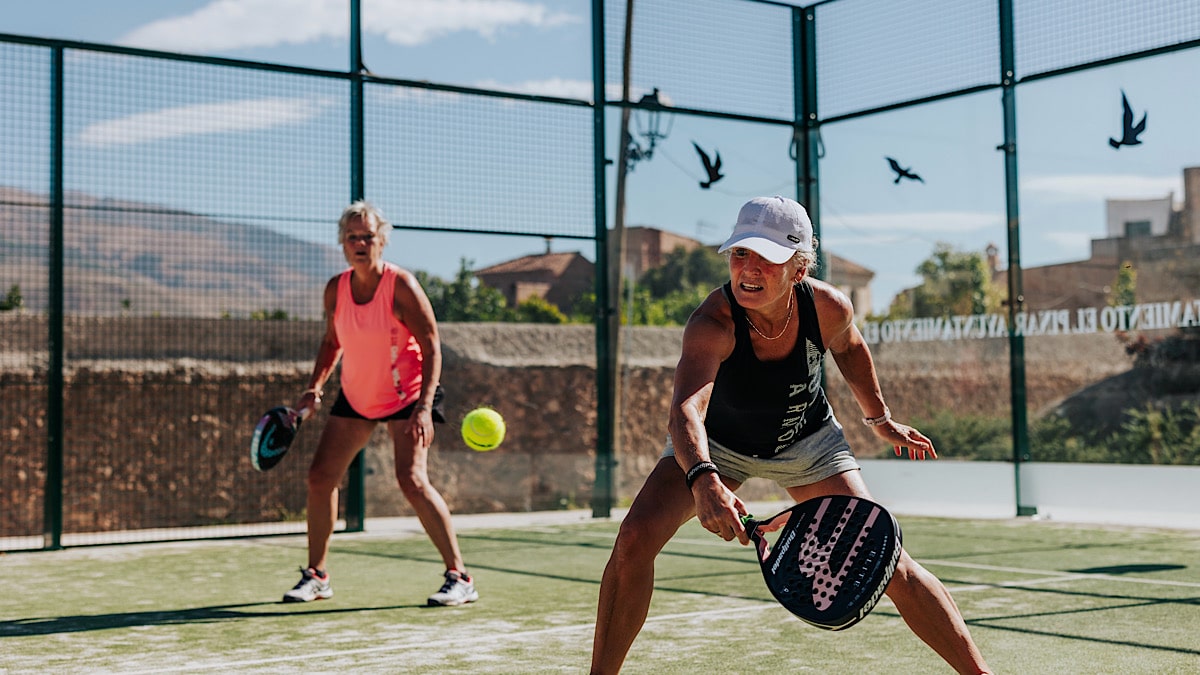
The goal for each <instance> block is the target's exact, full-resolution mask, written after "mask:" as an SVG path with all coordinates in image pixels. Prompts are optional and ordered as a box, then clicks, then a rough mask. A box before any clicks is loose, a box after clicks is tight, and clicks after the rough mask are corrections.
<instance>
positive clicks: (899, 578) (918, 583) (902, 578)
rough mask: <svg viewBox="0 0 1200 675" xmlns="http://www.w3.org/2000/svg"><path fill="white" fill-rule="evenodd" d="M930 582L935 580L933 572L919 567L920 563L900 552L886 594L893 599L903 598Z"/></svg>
mask: <svg viewBox="0 0 1200 675" xmlns="http://www.w3.org/2000/svg"><path fill="white" fill-rule="evenodd" d="M930 582H934V583H936V582H937V579H936V578H935V577H934V576H933V574H931V573H930V572H929V571H928V570H926V569H925V568H924V567H921V565H920V563H918V562H917V561H915V560H913V559H912V558H910V557H909V556H908V554H907V553H901V554H900V560H899V561H898V562H897V563H896V572H895V574H893V575H892V580H891V581H890V582H888V587H887V594H888V596H889V597H891V598H893V599H895V598H896V597H900V598H901V600H903V599H904V598H907V597H912V596H913V595H914V594H915V593H916V592H917V590H918V589H920V588H923V587H925V586H928V585H929V584H930Z"/></svg>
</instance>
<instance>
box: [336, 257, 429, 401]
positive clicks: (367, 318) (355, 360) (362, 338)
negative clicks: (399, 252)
mask: <svg viewBox="0 0 1200 675" xmlns="http://www.w3.org/2000/svg"><path fill="white" fill-rule="evenodd" d="M353 273H354V270H346V271H345V272H343V273H342V275H341V277H340V278H339V279H338V288H337V306H336V307H334V311H333V326H334V329H335V330H336V331H337V338H338V343H339V344H340V345H341V347H342V371H341V380H342V394H344V395H345V397H346V400H347V402H349V403H350V406H351V407H353V408H354V409H355V410H356V411H358V412H359V413H360V414H361V415H363V416H364V417H367V418H369V419H379V418H381V417H387V416H388V415H391V414H393V413H395V412H397V411H399V410H401V409H403V408H404V407H406V406H408V405H409V404H411V403H413V402H414V401H415V400H416V399H417V398H418V397H419V396H420V394H421V379H422V375H421V361H422V356H421V347H420V345H419V344H417V340H416V338H415V337H413V334H412V332H411V331H409V330H408V326H406V325H404V323H403V322H401V321H399V320H397V319H396V315H395V313H394V310H393V305H394V302H395V293H396V273H397V268H396V267H395V266H394V265H390V264H386V263H385V264H384V268H383V278H381V279H380V280H379V286H378V287H376V289H375V294H374V295H373V296H372V297H371V299H370V300H369V301H367V302H366V303H363V304H359V303H356V302H355V301H354V294H353V292H352V291H351V288H350V279H351V276H352V275H353Z"/></svg>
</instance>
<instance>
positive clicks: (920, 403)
mask: <svg viewBox="0 0 1200 675" xmlns="http://www.w3.org/2000/svg"><path fill="white" fill-rule="evenodd" d="M1001 128H1002V126H1001V107H1000V100H999V97H998V96H997V95H996V94H994V93H988V94H977V95H974V96H968V97H961V98H955V99H949V100H946V101H942V102H939V103H933V104H927V105H921V106H916V107H912V108H906V109H902V110H897V111H893V112H890V113H886V114H880V115H872V116H869V117H864V118H857V119H853V120H848V121H844V122H835V123H831V124H826V125H823V126H822V128H821V136H822V140H823V142H822V149H823V152H824V156H823V158H822V160H821V162H820V172H821V175H820V181H821V209H820V217H821V220H820V222H821V227H820V233H821V235H820V236H821V242H822V246H821V248H822V249H823V250H824V252H825V256H826V257H825V259H824V261H823V264H824V265H825V274H826V277H827V278H828V279H830V280H831V281H832V282H834V283H835V284H837V285H839V286H841V287H843V288H844V289H845V290H846V292H847V294H848V295H849V296H850V297H851V298H852V299H853V300H854V303H855V307H856V310H857V312H858V317H859V325H860V329H861V330H862V332H863V335H864V337H865V338H866V339H867V342H868V343H869V344H870V346H871V349H872V351H873V353H874V356H875V362H876V366H877V368H878V370H879V376H880V380H881V384H882V386H883V392H884V396H885V398H886V399H887V401H888V405H889V406H890V407H891V410H892V413H893V415H894V416H895V417H897V418H898V419H900V420H902V421H905V422H908V423H911V424H913V425H914V426H916V427H917V428H919V429H921V430H922V431H924V432H925V433H926V434H927V435H928V436H929V437H930V438H932V439H933V441H934V443H935V445H936V446H937V448H938V453H939V455H940V456H942V457H946V458H963V459H987V460H1004V459H1007V458H1009V457H1011V454H1012V451H1011V447H1012V445H1011V428H1012V427H1011V420H1010V417H1011V406H1010V398H1009V394H1008V392H1009V391H1010V388H1009V363H1008V341H1007V332H1006V329H1005V326H1006V323H1005V317H1004V307H1003V305H1002V304H1001V303H1002V302H1003V300H1004V296H1005V292H1004V285H1003V283H1000V280H999V276H1000V275H1001V274H1002V271H1001V269H1000V267H1001V266H1002V262H1001V261H1003V260H1004V257H1005V252H1004V247H1005V241H1006V237H1005V233H1006V226H1005V216H1004V213H1005V211H1004V172H1003V157H1002V155H1001V153H999V152H997V150H996V147H995V146H996V140H997V137H998V133H999V130H1000V129H1001ZM829 370H830V372H831V379H833V378H834V377H837V375H835V374H834V373H836V369H835V368H830V369H829ZM831 389H832V391H833V392H835V406H836V408H837V409H838V410H839V411H840V417H841V421H842V422H843V424H845V426H846V429H847V434H848V435H849V437H850V438H851V440H852V442H853V443H855V444H856V446H857V450H856V452H858V453H859V454H860V456H864V457H874V456H877V455H878V456H881V457H890V456H893V455H892V453H891V448H890V446H886V445H885V444H881V442H880V441H879V440H878V439H877V438H875V437H874V435H873V434H870V433H869V432H868V430H867V429H866V428H865V427H864V426H863V425H861V424H858V423H857V422H858V419H859V418H860V417H861V412H860V411H859V409H858V406H857V405H856V404H855V403H854V400H853V398H852V397H851V396H850V395H849V393H848V392H847V391H846V390H845V388H844V387H837V386H833V387H831ZM838 404H840V405H838Z"/></svg>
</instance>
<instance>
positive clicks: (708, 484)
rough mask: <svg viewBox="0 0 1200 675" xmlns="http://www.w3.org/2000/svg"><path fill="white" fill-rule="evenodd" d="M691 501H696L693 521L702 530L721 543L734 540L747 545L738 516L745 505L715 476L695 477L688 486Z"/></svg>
mask: <svg viewBox="0 0 1200 675" xmlns="http://www.w3.org/2000/svg"><path fill="white" fill-rule="evenodd" d="M692 498H693V499H695V500H696V518H697V519H698V520H699V521H700V525H702V526H703V527H704V529H706V530H708V531H709V532H712V533H713V534H715V535H717V536H718V537H720V538H722V539H724V540H725V541H733V540H734V539H737V540H738V541H739V542H741V543H742V544H744V545H747V544H749V543H750V537H749V536H748V535H747V534H746V528H744V527H742V516H744V515H746V513H747V512H748V511H747V509H746V505H745V504H744V503H743V502H742V500H741V499H740V498H739V497H738V496H737V495H735V494H734V493H733V491H731V490H730V489H729V488H728V487H726V486H725V483H723V482H721V477H720V476H719V475H718V474H715V473H708V474H703V475H701V476H700V477H699V478H697V479H696V482H695V483H693V484H692Z"/></svg>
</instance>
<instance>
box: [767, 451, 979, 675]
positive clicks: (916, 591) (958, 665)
mask: <svg viewBox="0 0 1200 675" xmlns="http://www.w3.org/2000/svg"><path fill="white" fill-rule="evenodd" d="M788 494H789V495H791V497H792V499H795V500H796V501H797V502H802V501H804V500H806V499H811V498H813V497H818V496H821V495H828V494H842V495H854V496H859V497H865V498H867V499H870V498H871V494H870V492H868V491H867V486H866V483H864V482H863V479H862V475H861V474H860V473H859V472H858V471H847V472H845V473H841V474H838V475H836V476H833V477H830V478H826V479H825V480H823V481H820V482H819V483H814V484H813V485H805V486H802V487H793V488H788ZM887 594H888V597H890V598H891V599H892V602H894V603H895V604H896V609H897V611H899V612H900V616H901V617H903V618H904V622H905V623H907V624H908V627H909V628H910V629H912V632H913V633H915V634H916V635H917V637H919V638H921V640H922V641H924V642H925V644H927V645H929V646H930V647H932V648H933V650H934V651H935V652H937V654H938V656H941V657H942V658H943V659H945V661H946V663H948V664H950V666H951V667H952V668H954V670H956V671H957V672H959V673H965V674H969V675H979V674H980V673H990V672H991V669H990V668H989V667H988V665H987V662H986V661H984V660H983V655H982V654H981V653H980V652H979V648H978V647H977V646H976V645H975V641H974V640H972V639H971V632H970V631H969V630H967V624H966V622H965V621H963V617H962V613H960V612H959V610H958V605H956V604H955V603H954V598H953V597H951V595H950V592H949V591H948V590H946V587H945V586H943V585H942V582H941V581H939V580H938V578H937V577H935V576H934V575H933V574H932V573H930V572H929V571H928V570H926V569H925V568H924V567H921V566H920V565H919V564H917V562H916V561H915V560H913V559H912V558H911V557H909V555H908V552H907V551H904V552H902V553H901V554H900V560H899V562H898V563H897V564H896V573H895V575H894V576H893V577H892V581H891V583H889V584H888V588H887Z"/></svg>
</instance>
